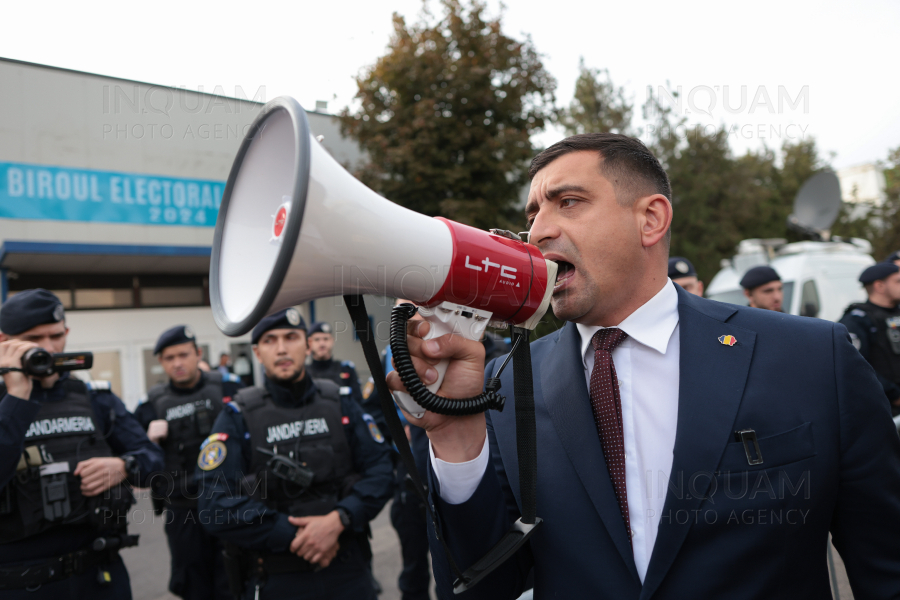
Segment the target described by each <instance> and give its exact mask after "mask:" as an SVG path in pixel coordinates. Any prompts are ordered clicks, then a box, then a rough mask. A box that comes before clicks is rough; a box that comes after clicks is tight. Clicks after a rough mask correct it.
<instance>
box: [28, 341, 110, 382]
mask: <svg viewBox="0 0 900 600" xmlns="http://www.w3.org/2000/svg"><path fill="white" fill-rule="evenodd" d="M92 366H94V355H93V353H91V352H60V353H58V354H51V353H50V352H47V351H46V350H44V349H43V348H32V349H31V350H29V351H27V352H26V353H25V354H24V355H23V356H22V372H23V373H25V374H26V375H30V376H31V377H47V376H48V375H53V374H54V373H62V372H63V371H80V370H82V369H90V368H91V367H92Z"/></svg>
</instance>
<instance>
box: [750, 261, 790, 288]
mask: <svg viewBox="0 0 900 600" xmlns="http://www.w3.org/2000/svg"><path fill="white" fill-rule="evenodd" d="M771 281H781V277H779V276H778V273H777V272H776V271H775V269H773V268H772V267H767V266H762V267H753V268H752V269H750V270H749V271H747V272H746V273H744V276H743V277H742V278H741V287H742V288H744V289H745V290H752V289H753V288H757V287H759V286H761V285H766V284H767V283H769V282H771Z"/></svg>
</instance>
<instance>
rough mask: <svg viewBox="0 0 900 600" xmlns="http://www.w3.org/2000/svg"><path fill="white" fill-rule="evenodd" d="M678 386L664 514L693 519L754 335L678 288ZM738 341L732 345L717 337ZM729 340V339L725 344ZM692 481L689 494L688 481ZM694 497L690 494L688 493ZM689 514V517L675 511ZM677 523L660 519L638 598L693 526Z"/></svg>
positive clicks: (648, 591) (726, 437)
mask: <svg viewBox="0 0 900 600" xmlns="http://www.w3.org/2000/svg"><path fill="white" fill-rule="evenodd" d="M678 294H679V298H678V315H679V325H680V342H681V356H680V383H679V389H678V424H677V430H676V436H675V449H674V457H673V462H672V474H671V481H672V487H670V489H669V491H668V493H667V495H666V501H665V505H664V508H663V514H664V515H678V514H688V515H691V514H696V513H692V512H690V511H693V510H695V509H697V508H699V506H700V503H701V502H702V501H703V496H705V494H706V491H707V488H708V486H709V483H710V480H711V478H712V477H714V475H713V473H714V472H715V470H716V467H717V466H718V464H719V460H720V459H721V456H722V453H723V452H724V450H725V445H726V444H727V443H728V442H729V441H731V439H732V437H733V429H734V427H733V425H734V421H735V418H736V416H737V411H738V406H739V405H740V402H741V397H742V396H743V394H744V386H745V384H746V382H747V375H748V373H749V371H750V361H751V359H752V357H753V347H754V344H755V342H756V333H755V332H753V331H750V330H747V329H741V328H738V327H734V326H732V325H728V324H726V322H725V321H726V320H727V319H728V318H729V317H730V316H731V315H732V314H734V312H735V310H734V308H731V307H729V306H728V305H725V304H718V303H712V302H709V301H705V300H698V299H694V298H693V297H690V296H689V295H688V294H687V293H686V292H684V291H683V290H682V289H681V288H679V289H678ZM723 335H732V336H734V337H735V338H737V343H736V344H734V345H733V346H729V345H726V344H723V343H721V342H720V341H719V339H718V338H719V337H720V336H723ZM726 341H727V340H726ZM692 476H695V479H694V482H693V490H691V485H690V482H691V477H692ZM692 492H693V493H692ZM679 511H687V512H679ZM678 521H679V520H678V519H676V518H671V519H667V520H665V521H663V520H662V519H661V520H660V524H659V529H658V533H657V538H656V544H655V545H654V547H653V554H652V555H651V558H650V564H649V566H648V568H647V575H646V577H645V578H644V587H643V590H642V592H641V598H642V599H644V598H650V597H651V596H652V594H653V593H654V592H655V591H656V590H657V588H658V587H659V585H660V583H661V582H662V580H663V578H664V577H665V575H666V573H667V572H668V571H669V568H670V567H671V566H672V563H673V561H674V560H675V557H676V555H677V554H678V551H679V549H680V548H681V545H682V543H683V542H684V539H685V537H687V534H688V531H689V529H690V526H691V519H685V520H684V521H685V522H684V523H683V524H679V523H678Z"/></svg>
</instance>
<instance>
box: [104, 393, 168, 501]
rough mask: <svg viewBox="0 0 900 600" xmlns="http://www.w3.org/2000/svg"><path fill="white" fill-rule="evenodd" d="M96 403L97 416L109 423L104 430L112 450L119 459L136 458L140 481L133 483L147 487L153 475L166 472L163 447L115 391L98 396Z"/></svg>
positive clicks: (105, 424)
mask: <svg viewBox="0 0 900 600" xmlns="http://www.w3.org/2000/svg"><path fill="white" fill-rule="evenodd" d="M93 403H94V410H95V412H96V413H97V415H98V417H99V418H101V419H104V420H105V421H106V422H105V423H104V425H103V428H104V431H108V432H109V437H108V438H107V442H108V443H109V447H110V448H112V451H113V452H115V453H116V455H117V456H123V455H126V454H130V455H132V456H134V457H135V458H136V459H137V464H138V468H139V475H138V481H133V482H132V483H134V484H136V485H139V486H146V485H148V484H149V481H150V479H151V478H152V476H153V474H154V473H156V472H159V471H162V470H164V469H165V457H164V456H163V451H162V448H160V447H159V446H157V445H156V444H154V443H153V442H151V441H150V440H149V438H147V433H146V432H145V431H144V428H143V427H142V426H141V424H140V423H139V422H138V420H137V419H136V418H135V417H134V415H132V414H131V413H130V412H128V409H126V408H125V404H123V403H122V401H121V400H120V399H119V397H118V396H116V395H115V394H113V393H112V392H99V393H95V394H94V396H93ZM113 415H115V418H114V419H113V418H112V416H113ZM110 425H111V428H110Z"/></svg>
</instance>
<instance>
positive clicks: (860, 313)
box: [850, 308, 866, 317]
mask: <svg viewBox="0 0 900 600" xmlns="http://www.w3.org/2000/svg"><path fill="white" fill-rule="evenodd" d="M850 314H851V315H852V316H854V317H865V316H866V313H865V311H862V310H859V309H858V308H854V309H853V310H851V311H850Z"/></svg>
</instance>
